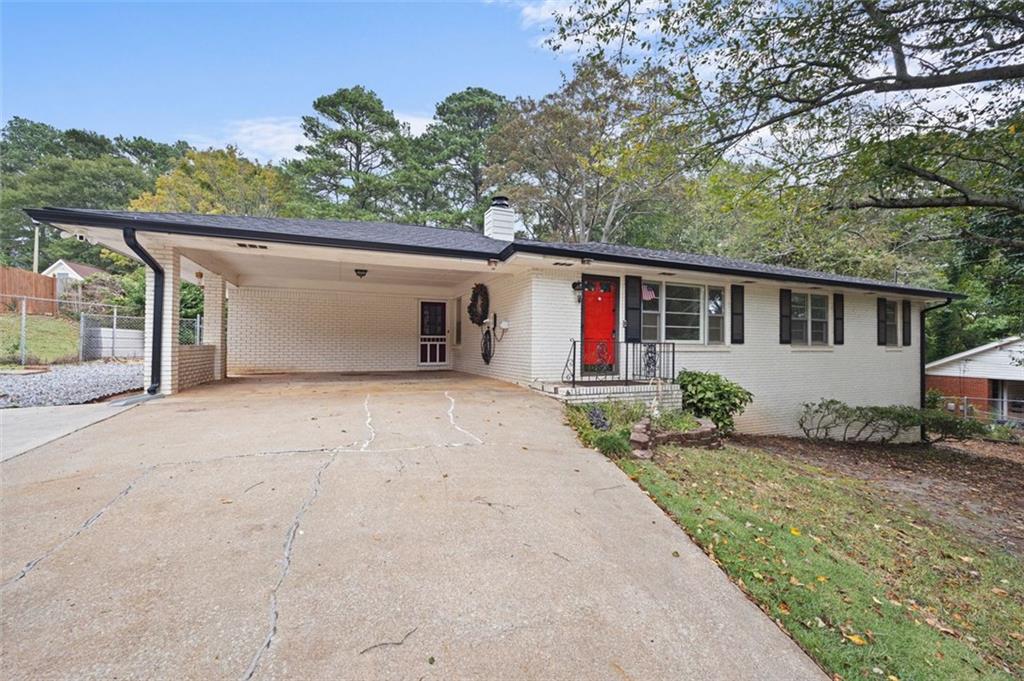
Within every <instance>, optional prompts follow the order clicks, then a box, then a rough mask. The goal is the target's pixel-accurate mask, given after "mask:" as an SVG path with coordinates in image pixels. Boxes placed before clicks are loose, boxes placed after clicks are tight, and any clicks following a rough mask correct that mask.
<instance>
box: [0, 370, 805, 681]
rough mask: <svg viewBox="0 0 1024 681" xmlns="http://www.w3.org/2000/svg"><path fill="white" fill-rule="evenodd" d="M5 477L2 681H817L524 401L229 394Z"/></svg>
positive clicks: (247, 383)
mask: <svg viewBox="0 0 1024 681" xmlns="http://www.w3.org/2000/svg"><path fill="white" fill-rule="evenodd" d="M0 472H2V507H0V522H2V532H3V534H2V542H3V543H2V547H3V548H2V561H0V599H2V601H0V609H2V615H0V617H2V632H0V634H2V637H0V639H2V643H0V646H2V650H0V676H2V677H3V678H4V679H92V678H104V679H112V678H118V679H143V678H145V679H155V678H156V679H249V678H255V679H283V678H301V679H384V678H386V679H392V678H393V679H431V678H433V679H580V678H586V679H605V678H607V679H669V678H671V679H686V678H692V679H730V680H739V679H759V680H764V679H785V680H787V681H791V680H794V679H823V678H824V676H823V675H822V673H821V672H820V671H819V670H818V668H817V667H816V666H815V665H814V664H813V663H812V662H811V661H810V660H809V659H808V658H807V657H806V656H805V655H804V654H803V653H802V652H801V651H800V650H799V649H798V648H797V647H796V646H795V644H793V642H792V641H791V640H790V639H789V638H788V637H787V636H785V635H784V634H783V633H782V632H781V631H779V629H777V628H776V627H775V625H774V624H772V622H770V621H769V620H768V619H767V618H766V617H765V616H764V615H763V614H762V613H761V612H760V611H759V610H758V609H757V608H756V607H754V606H753V605H752V604H751V603H749V602H748V601H747V600H746V599H745V598H744V596H743V595H742V594H741V593H740V592H739V591H738V590H737V589H736V588H735V587H734V586H733V585H732V584H731V583H730V582H729V581H728V580H727V579H726V578H725V577H724V575H723V574H722V573H721V572H720V571H719V570H718V569H717V568H716V567H715V566H714V565H713V564H712V563H711V562H710V561H709V560H708V559H707V558H706V557H705V556H704V554H703V553H701V552H700V551H699V550H698V549H697V548H696V547H695V546H694V545H693V544H692V543H691V542H690V541H689V539H688V538H687V537H686V535H685V534H683V533H682V531H680V530H679V529H678V528H677V527H676V525H675V524H674V523H672V522H671V521H670V520H669V519H668V518H667V517H666V516H665V515H664V514H663V513H662V512H661V511H660V510H659V509H658V508H657V507H656V506H655V505H654V504H653V503H652V502H651V501H650V500H649V499H648V498H647V497H646V496H645V495H644V494H643V492H641V491H640V490H639V488H637V487H636V486H635V485H634V484H633V483H632V482H631V481H630V480H629V479H628V478H626V477H625V476H624V475H623V474H622V473H621V472H620V471H619V470H618V469H617V468H616V467H615V466H614V465H613V464H612V463H611V462H609V461H607V460H606V459H604V458H603V457H602V456H600V455H599V454H597V453H595V452H592V451H589V450H586V449H583V448H581V447H580V446H579V444H578V443H577V442H576V441H575V438H574V436H573V434H572V432H571V431H570V430H569V429H568V428H567V427H566V426H564V425H563V423H562V416H561V407H560V405H559V404H558V403H556V402H555V401H553V400H550V399H548V398H545V397H541V396H539V395H535V394H532V393H530V392H528V391H526V390H525V389H521V388H517V387H514V386H510V385H506V384H502V383H496V382H492V381H487V380H484V379H479V378H473V377H468V376H463V375H459V374H452V373H435V374H420V375H415V376H411V375H398V376H389V377H383V376H361V377H340V376H325V375H316V376H307V377H296V376H284V377H268V378H260V379H233V380H230V381H226V382H224V383H223V384H218V385H211V386H204V387H202V388H198V389H195V390H192V391H189V392H187V393H184V394H182V395H179V396H176V397H173V398H168V399H162V400H155V401H152V402H149V403H146V404H144V405H142V406H139V407H136V408H134V409H131V410H129V411H126V412H124V413H122V414H119V415H118V416H116V417H114V418H112V419H109V420H106V421H103V422H101V423H97V424H95V425H93V426H90V427H88V428H86V429H84V430H81V431H78V432H75V433H72V434H71V435H68V436H67V437H64V438H62V439H60V440H57V441H55V442H51V443H50V444H48V445H45V446H43V447H41V448H39V449H35V450H32V451H30V452H28V453H26V454H24V455H22V456H20V457H17V458H15V459H12V460H10V461H7V462H4V463H3V464H0ZM674 551H675V552H678V554H679V556H678V557H674V556H673V552H674Z"/></svg>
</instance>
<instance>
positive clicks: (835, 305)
mask: <svg viewBox="0 0 1024 681" xmlns="http://www.w3.org/2000/svg"><path fill="white" fill-rule="evenodd" d="M844 305H845V301H844V299H843V294H842V293H834V294H832V339H833V343H835V344H836V345H842V344H843V342H844V340H845V335H844V330H843V321H844V319H845V317H846V310H845V307H844Z"/></svg>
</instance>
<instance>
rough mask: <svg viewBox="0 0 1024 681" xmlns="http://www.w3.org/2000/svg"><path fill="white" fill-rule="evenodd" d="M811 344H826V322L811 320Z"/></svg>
mask: <svg viewBox="0 0 1024 681" xmlns="http://www.w3.org/2000/svg"><path fill="white" fill-rule="evenodd" d="M811 345H828V322H819V321H818V320H813V321H811Z"/></svg>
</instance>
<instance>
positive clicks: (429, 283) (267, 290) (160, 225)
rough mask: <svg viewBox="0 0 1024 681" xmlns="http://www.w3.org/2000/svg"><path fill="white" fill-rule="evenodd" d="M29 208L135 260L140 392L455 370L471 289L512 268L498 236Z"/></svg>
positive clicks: (402, 227) (38, 216)
mask: <svg viewBox="0 0 1024 681" xmlns="http://www.w3.org/2000/svg"><path fill="white" fill-rule="evenodd" d="M30 213H31V214H32V216H33V217H34V218H36V219H39V220H45V221H47V222H49V223H51V224H53V225H55V226H57V227H59V228H61V229H62V230H64V231H65V233H66V234H67V235H69V236H71V237H73V238H79V239H84V240H88V241H90V242H93V243H98V244H102V245H104V246H106V247H108V248H110V249H112V250H115V251H119V252H123V253H127V254H130V255H132V256H134V257H136V258H138V259H140V260H141V261H142V262H144V263H145V264H146V265H147V274H146V355H145V359H146V367H147V374H146V385H147V386H149V392H151V393H155V392H160V393H164V394H171V393H175V392H178V391H180V390H184V389H186V388H189V387H191V386H194V385H198V384H201V383H205V382H208V381H214V380H221V379H223V378H225V377H226V376H229V375H250V374H268V373H284V372H387V371H425V370H436V369H450V368H456V353H457V350H458V349H459V348H460V346H461V345H462V341H463V338H462V336H463V330H464V329H463V326H464V320H463V316H464V315H463V312H464V307H465V303H466V302H468V299H469V294H470V291H471V289H472V286H473V283H474V282H476V281H479V280H480V279H481V278H494V277H496V276H508V275H511V273H512V272H513V271H514V270H515V269H516V268H517V267H519V268H521V267H522V266H521V265H518V266H517V265H510V264H506V263H501V262H500V261H499V259H498V256H499V254H500V253H501V251H502V249H503V247H504V246H505V245H507V241H506V240H502V239H497V238H489V237H485V236H483V235H481V234H476V233H468V232H454V231H453V230H447V229H432V228H427V227H419V226H408V225H395V224H384V223H367V222H358V223H345V229H344V234H343V235H341V236H343V238H341V236H339V231H338V230H339V223H337V222H329V221H316V220H278V219H270V218H253V217H234V216H196V215H186V214H168V213H160V214H153V213H118V212H109V211H88V210H79V209H41V210H34V211H30ZM499 267H501V271H500V272H498V271H497V270H498V269H499ZM184 281H187V282H192V283H194V284H197V285H199V286H201V287H202V289H203V307H204V311H203V315H204V325H203V336H202V343H201V344H197V345H182V344H180V343H179V342H178V339H179V314H178V311H179V305H180V290H181V282H184ZM155 339H158V340H156V341H155ZM474 345H475V343H474Z"/></svg>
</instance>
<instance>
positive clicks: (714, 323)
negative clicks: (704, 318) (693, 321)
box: [708, 317, 725, 343]
mask: <svg viewBox="0 0 1024 681" xmlns="http://www.w3.org/2000/svg"><path fill="white" fill-rule="evenodd" d="M724 322H725V319H724V318H723V317H708V343H722V342H724V341H725V323H724Z"/></svg>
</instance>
